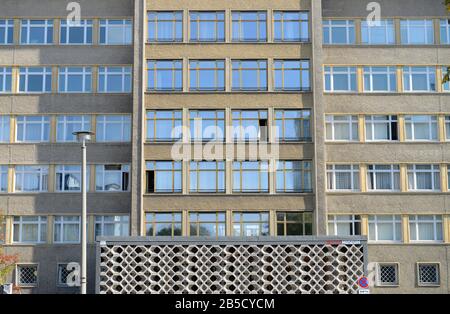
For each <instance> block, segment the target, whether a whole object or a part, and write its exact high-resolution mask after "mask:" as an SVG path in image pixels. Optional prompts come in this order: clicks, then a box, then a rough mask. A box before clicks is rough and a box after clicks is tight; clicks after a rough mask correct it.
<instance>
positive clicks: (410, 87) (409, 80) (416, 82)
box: [403, 67, 436, 92]
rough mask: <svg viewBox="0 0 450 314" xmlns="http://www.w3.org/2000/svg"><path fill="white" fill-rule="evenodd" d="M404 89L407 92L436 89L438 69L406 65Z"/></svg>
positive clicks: (432, 90) (404, 69)
mask: <svg viewBox="0 0 450 314" xmlns="http://www.w3.org/2000/svg"><path fill="white" fill-rule="evenodd" d="M403 89H404V91H405V92H434V91H436V69H435V68H434V67H404V68H403Z"/></svg>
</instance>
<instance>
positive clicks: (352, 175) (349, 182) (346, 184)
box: [327, 165, 359, 191]
mask: <svg viewBox="0 0 450 314" xmlns="http://www.w3.org/2000/svg"><path fill="white" fill-rule="evenodd" d="M327 189H328V190H329V191H359V166H358V165H327Z"/></svg>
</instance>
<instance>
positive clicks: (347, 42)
mask: <svg viewBox="0 0 450 314" xmlns="http://www.w3.org/2000/svg"><path fill="white" fill-rule="evenodd" d="M335 21H345V22H346V23H345V25H333V22H335ZM322 23H323V24H322V27H323V28H322V32H324V30H325V28H327V29H328V43H325V40H324V41H323V43H324V45H354V44H355V41H356V25H355V21H354V20H333V19H328V20H327V19H324V20H323V21H322ZM335 27H336V28H345V29H346V40H345V43H333V32H332V29H333V28H335ZM352 28H353V33H354V34H355V38H353V41H351V38H350V29H352ZM324 38H325V36H324Z"/></svg>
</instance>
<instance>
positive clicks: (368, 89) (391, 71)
mask: <svg viewBox="0 0 450 314" xmlns="http://www.w3.org/2000/svg"><path fill="white" fill-rule="evenodd" d="M374 69H378V70H379V71H374ZM366 70H367V71H366ZM374 75H386V79H387V85H388V89H387V90H380V91H378V90H377V91H374V90H373V76H374ZM391 75H395V77H394V83H395V87H397V68H396V67H392V66H386V67H384V66H365V67H363V90H364V92H365V93H395V92H397V89H391V83H392V82H391ZM366 76H369V82H370V83H369V86H366V80H365V78H366Z"/></svg>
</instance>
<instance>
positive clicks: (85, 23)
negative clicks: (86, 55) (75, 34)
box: [59, 19, 94, 45]
mask: <svg viewBox="0 0 450 314" xmlns="http://www.w3.org/2000/svg"><path fill="white" fill-rule="evenodd" d="M71 28H82V29H83V42H82V43H71V42H70V30H71ZM63 29H65V31H64V30H63ZM59 30H60V34H59V44H60V45H92V44H93V37H94V22H93V20H92V19H81V20H80V21H77V22H73V21H70V20H69V19H61V23H60V27H59ZM89 30H90V37H91V38H90V40H88V39H89V35H88V33H89ZM63 33H65V36H66V42H63V36H62V35H63Z"/></svg>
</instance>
